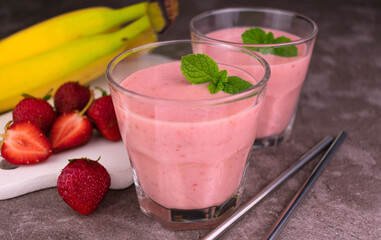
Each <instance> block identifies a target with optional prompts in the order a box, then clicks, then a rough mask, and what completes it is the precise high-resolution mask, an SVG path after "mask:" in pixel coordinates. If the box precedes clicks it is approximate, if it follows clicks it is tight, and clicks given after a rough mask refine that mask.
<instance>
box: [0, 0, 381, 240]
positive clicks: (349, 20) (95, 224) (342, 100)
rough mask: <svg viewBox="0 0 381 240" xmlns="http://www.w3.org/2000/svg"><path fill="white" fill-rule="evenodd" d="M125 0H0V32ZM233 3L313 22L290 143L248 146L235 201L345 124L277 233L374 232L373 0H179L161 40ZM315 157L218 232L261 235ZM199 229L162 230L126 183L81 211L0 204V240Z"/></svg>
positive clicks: (376, 103) (31, 199)
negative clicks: (315, 29)
mask: <svg viewBox="0 0 381 240" xmlns="http://www.w3.org/2000/svg"><path fill="white" fill-rule="evenodd" d="M132 2H135V1H123V0H112V1H100V0H97V1H93V0H76V1H48V0H44V1H42V0H30V1H28V0H14V1H5V0H1V2H0V38H1V37H4V36H6V35H8V34H11V33H13V32H15V31H17V30H19V29H21V28H23V27H26V26H29V25H31V24H32V23H36V22H38V21H41V20H43V19H46V18H48V17H52V16H55V15H57V14H59V13H63V12H67V11H70V10H74V9H78V8H83V7H88V6H96V5H107V6H110V7H122V6H125V5H128V4H131V3H132ZM237 6H252V7H272V8H281V9H288V10H293V11H297V12H300V13H302V14H304V15H307V16H309V17H310V18H312V19H314V20H315V21H316V22H317V24H318V26H319V34H318V38H317V41H316V45H315V50H314V55H313V57H312V61H311V64H310V70H309V74H308V78H307V81H306V83H305V85H304V87H303V90H302V94H301V97H300V104H299V107H298V113H297V117H296V127H295V129H294V132H293V134H292V140H291V141H290V142H288V143H285V144H282V145H281V146H279V147H278V148H276V149H263V150H259V151H255V153H254V154H253V157H252V159H251V165H250V168H249V170H248V178H247V179H246V187H247V191H246V193H245V200H247V199H248V198H249V197H250V196H253V195H255V194H256V193H258V192H259V191H260V190H261V189H262V188H263V187H264V186H266V185H267V184H268V183H269V182H271V180H272V179H273V178H275V177H276V176H277V175H278V174H279V173H280V172H282V171H283V170H284V169H286V168H287V167H288V166H289V165H290V164H291V163H292V162H293V161H294V160H295V159H296V158H298V157H299V156H301V155H302V154H303V153H304V152H305V151H307V150H308V149H309V148H310V147H311V146H313V145H314V144H315V143H317V142H318V141H319V140H320V139H321V138H323V137H324V136H326V135H336V134H338V133H339V131H340V130H346V131H347V132H348V137H347V139H346V140H345V142H344V143H343V145H342V146H341V148H340V149H339V151H338V152H337V153H336V155H335V156H334V158H333V159H332V161H331V162H330V163H329V164H328V165H327V167H326V169H325V171H324V172H323V174H322V175H321V177H320V178H319V179H318V181H317V182H316V184H315V185H314V186H313V188H312V189H311V191H310V192H309V194H308V195H307V197H306V198H305V199H304V201H303V202H302V204H301V205H300V207H299V208H298V209H297V211H296V212H295V214H294V215H293V216H292V218H291V220H290V221H289V222H288V224H287V225H286V227H285V228H284V230H283V231H282V232H281V234H280V236H279V239H284V240H286V239H381V151H380V143H381V140H380V133H381V88H380V84H379V83H380V81H379V80H380V76H381V72H380V69H381V57H380V56H381V47H380V42H381V37H380V34H381V31H380V25H381V4H380V1H377V0H373V1H372V0H366V1H365V0H364V1H338V0H329V1H328V0H321V1H301V0H298V1H282V0H278V1H273V0H268V1H263V0H257V1H249V0H246V1H244V0H241V1H233V0H231V1H228V0H223V1H217V0H203V1H201V0H196V1H185V0H180V8H181V9H180V16H179V18H178V20H177V22H176V23H175V25H174V26H173V28H171V29H170V30H169V31H168V32H167V33H165V34H164V35H163V36H161V40H168V39H181V38H189V29H188V23H189V20H190V19H191V17H192V16H194V15H195V14H197V13H200V12H203V11H206V10H210V9H214V8H222V7H237ZM0 56H1V53H0ZM317 161H318V159H316V160H314V161H313V162H311V163H310V164H309V165H308V166H306V167H305V168H303V170H302V171H300V172H298V173H297V174H296V175H294V176H293V177H292V178H290V179H289V180H288V181H287V182H285V183H284V184H283V185H282V186H281V187H280V188H278V189H277V190H276V191H275V192H273V193H271V194H270V195H269V196H267V197H266V198H265V199H264V200H263V201H261V202H260V203H259V204H258V205H257V206H256V207H255V208H254V209H253V211H251V212H250V213H249V214H248V215H246V216H245V217H244V218H243V219H242V220H241V221H240V222H239V223H238V224H236V225H235V226H234V227H233V228H232V229H230V230H229V231H228V232H227V233H226V234H225V235H224V236H223V237H222V238H221V239H262V238H263V237H264V236H265V234H266V232H267V231H268V230H269V228H270V227H271V226H272V224H273V223H274V222H275V221H276V219H277V218H278V216H279V215H280V214H281V213H282V211H283V209H284V208H285V207H286V206H287V204H288V202H289V201H290V200H291V199H292V198H293V196H294V195H295V193H296V192H297V190H298V189H299V187H300V186H301V184H302V183H303V182H304V180H305V179H306V178H307V177H308V175H309V173H310V172H311V170H312V169H313V167H314V165H315V164H316V163H317ZM208 231H209V230H191V231H175V232H174V231H169V230H166V229H164V228H163V227H161V226H160V225H159V224H158V223H156V222H155V221H153V220H151V219H150V218H148V217H146V216H145V215H143V214H142V213H140V211H139V207H138V203H137V199H136V194H135V188H134V187H129V188H127V189H125V190H119V191H115V190H112V191H110V192H109V194H108V195H107V197H106V198H105V199H104V201H103V202H102V204H101V206H100V207H99V208H98V209H97V210H96V211H95V212H93V213H92V214H91V215H89V216H80V215H79V214H77V213H76V212H74V211H72V210H71V209H70V208H69V207H68V206H67V205H66V204H65V203H64V202H63V201H62V199H61V198H60V196H59V195H58V192H57V189H56V188H51V189H46V190H41V191H38V192H34V193H30V194H27V195H24V196H20V197H17V198H13V199H10V200H4V201H0V239H199V238H201V237H202V236H204V235H205V234H206V233H207V232H208Z"/></svg>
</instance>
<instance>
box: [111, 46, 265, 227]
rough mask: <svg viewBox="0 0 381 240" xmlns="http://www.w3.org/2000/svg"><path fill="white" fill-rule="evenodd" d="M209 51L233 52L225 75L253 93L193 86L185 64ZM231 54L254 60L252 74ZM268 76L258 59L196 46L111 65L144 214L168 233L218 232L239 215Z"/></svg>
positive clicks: (145, 49)
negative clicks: (183, 60)
mask: <svg viewBox="0 0 381 240" xmlns="http://www.w3.org/2000/svg"><path fill="white" fill-rule="evenodd" d="M204 50H208V51H214V52H224V53H226V56H219V57H216V58H214V60H215V61H216V62H217V64H218V66H219V69H220V70H223V69H226V70H227V71H228V75H229V76H230V75H234V76H239V77H241V78H242V79H244V80H246V81H249V82H251V83H252V84H253V86H252V87H251V88H249V89H247V90H245V91H243V92H240V93H237V94H234V95H230V94H227V93H225V92H219V93H217V94H211V93H210V92H209V91H208V88H207V84H197V85H192V84H191V83H190V82H188V81H187V80H186V79H185V77H184V76H183V75H182V72H181V69H180V59H181V57H182V56H185V55H187V54H190V53H194V54H198V53H205V52H204ZM230 54H235V55H241V56H242V57H245V58H249V59H250V60H249V61H248V63H247V64H248V65H247V66H246V67H247V68H246V69H242V68H241V66H240V65H239V64H236V63H235V62H234V61H231V59H229V58H228V56H229V55H230ZM210 57H213V56H210ZM248 69H251V72H255V73H256V76H253V75H252V73H249V72H248V71H247V70H248ZM269 75H270V68H269V66H268V64H267V63H266V61H265V60H264V59H263V58H262V57H260V56H259V55H257V54H256V53H253V52H250V51H248V50H247V49H244V48H240V47H235V46H230V45H226V44H216V43H203V42H197V41H191V40H176V41H169V42H159V43H154V44H149V45H145V46H142V47H138V48H135V49H132V50H129V51H127V52H124V53H122V54H121V55H119V56H117V57H116V58H114V59H113V60H112V62H111V63H110V64H109V66H108V68H107V79H108V82H109V86H110V90H111V95H112V99H113V103H114V107H115V111H116V115H117V119H118V124H119V128H120V131H121V135H122V138H123V141H124V143H125V145H126V148H127V152H128V155H129V160H130V162H131V165H132V168H133V176H134V183H135V187H136V192H137V196H138V200H139V205H140V208H141V211H142V212H143V213H145V214H146V215H148V216H151V217H153V218H154V219H156V220H158V221H159V222H160V223H161V224H163V225H164V226H165V227H167V228H169V229H191V228H205V227H213V226H215V225H216V224H218V223H219V222H220V221H221V220H223V219H224V218H225V217H227V216H228V215H230V214H231V213H232V212H233V211H234V209H235V208H236V207H237V206H238V205H239V203H240V197H241V195H242V191H243V179H244V176H245V169H246V168H247V165H248V162H249V161H247V159H248V156H249V154H250V150H251V148H252V144H253V143H254V140H255V132H256V128H257V123H258V121H259V116H260V113H261V109H262V102H263V99H264V94H265V88H266V84H267V80H268V78H269ZM126 161H127V159H126Z"/></svg>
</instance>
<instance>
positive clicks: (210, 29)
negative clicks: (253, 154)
mask: <svg viewBox="0 0 381 240" xmlns="http://www.w3.org/2000/svg"><path fill="white" fill-rule="evenodd" d="M250 28H261V29H262V30H264V31H265V32H266V34H267V33H269V32H272V33H273V35H274V38H277V37H281V36H285V37H287V38H289V39H290V40H291V41H290V42H287V43H274V42H272V43H271V44H270V43H266V44H265V43H262V44H247V42H246V44H244V43H243V39H242V37H241V35H242V34H243V33H244V32H245V31H246V30H248V29H250ZM190 29H191V36H192V39H194V40H202V41H213V42H219V43H224V44H230V45H233V46H239V47H245V48H249V49H251V50H253V51H255V52H256V53H258V54H260V55H261V56H262V57H263V58H264V59H265V60H266V61H267V62H268V63H269V64H270V68H271V77H270V79H269V82H268V84H267V90H266V96H265V102H264V107H263V112H262V116H261V119H260V123H259V125H258V129H257V135H256V141H255V143H254V147H258V148H259V147H264V146H275V145H276V144H278V143H280V142H282V141H285V140H287V139H290V135H291V131H292V128H293V123H294V119H295V113H296V109H297V103H298V98H299V95H300V91H301V88H302V86H303V82H304V80H305V78H306V74H307V70H308V65H309V62H310V58H311V54H312V50H313V46H314V42H315V38H316V34H317V31H318V30H317V25H316V24H315V23H314V22H313V21H312V20H311V19H309V18H308V17H305V16H303V15H301V14H298V13H294V12H290V11H284V10H276V9H264V8H228V9H220V10H213V11H209V12H205V13H201V14H200V15H198V16H195V17H194V18H193V19H192V20H191V23H190ZM263 42H265V41H263ZM251 43H252V42H251ZM255 43H258V42H255ZM290 46H291V47H294V48H295V47H296V49H297V53H296V54H295V55H294V56H280V55H275V54H273V53H274V52H275V51H279V50H280V49H285V47H290ZM260 49H262V50H264V49H267V50H270V51H269V52H272V53H266V52H265V51H261V50H260ZM213 54H214V55H215V56H216V55H219V53H218V52H214V53H213ZM232 58H234V59H236V60H237V62H241V63H242V64H243V66H242V68H244V69H245V66H244V65H245V61H246V59H244V58H243V59H242V58H239V57H238V56H232ZM247 71H249V72H250V70H249V69H248V70H247Z"/></svg>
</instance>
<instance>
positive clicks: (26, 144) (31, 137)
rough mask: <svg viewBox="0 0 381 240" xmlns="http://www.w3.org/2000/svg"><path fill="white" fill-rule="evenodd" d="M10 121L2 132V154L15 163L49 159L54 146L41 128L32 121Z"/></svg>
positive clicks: (25, 163)
mask: <svg viewBox="0 0 381 240" xmlns="http://www.w3.org/2000/svg"><path fill="white" fill-rule="evenodd" d="M11 123H12V122H8V124H7V125H6V126H5V133H4V134H1V136H2V137H3V139H4V140H3V141H1V142H0V148H1V156H2V157H3V158H4V159H5V160H7V161H8V162H9V163H12V164H14V165H27V164H34V163H38V162H42V161H45V160H47V159H48V158H49V157H50V156H51V155H52V146H51V144H50V142H49V141H48V139H47V138H46V136H45V135H44V133H43V132H42V131H41V130H40V128H39V127H38V126H37V125H36V124H34V123H32V122H31V121H22V122H17V123H13V124H12V125H11Z"/></svg>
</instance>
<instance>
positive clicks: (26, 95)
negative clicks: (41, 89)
mask: <svg viewBox="0 0 381 240" xmlns="http://www.w3.org/2000/svg"><path fill="white" fill-rule="evenodd" d="M21 96H23V97H24V98H35V97H33V96H32V95H30V94H28V93H23V94H21Z"/></svg>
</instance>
